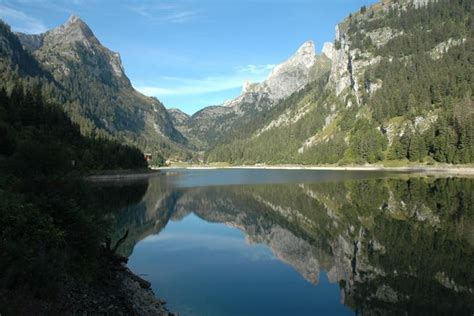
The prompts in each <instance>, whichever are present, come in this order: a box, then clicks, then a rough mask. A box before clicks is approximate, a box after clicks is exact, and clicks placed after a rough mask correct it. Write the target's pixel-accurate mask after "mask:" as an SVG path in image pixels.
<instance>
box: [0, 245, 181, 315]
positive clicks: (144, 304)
mask: <svg viewBox="0 0 474 316" xmlns="http://www.w3.org/2000/svg"><path fill="white" fill-rule="evenodd" d="M126 262H127V258H124V257H121V256H119V255H116V254H114V253H110V252H109V251H104V255H102V256H101V257H100V258H98V264H99V266H100V268H99V269H100V270H99V271H100V273H99V275H96V276H95V277H94V278H93V280H89V281H87V280H84V279H81V280H78V279H75V278H73V277H72V276H63V277H60V278H59V279H58V281H59V282H57V283H58V284H59V287H56V288H54V289H52V288H51V289H50V288H45V289H44V291H43V292H42V293H39V295H38V293H37V294H33V293H30V291H28V289H27V288H23V289H21V288H19V289H17V290H14V291H5V290H4V291H2V290H0V315H2V316H3V315H113V316H120V315H140V316H141V315H144V316H152V315H153V316H155V315H156V316H177V314H176V313H172V312H170V311H169V310H168V309H167V308H166V306H165V305H166V302H165V301H164V300H162V299H159V298H158V297H156V296H155V294H154V293H153V290H152V289H151V283H150V282H148V281H146V280H144V279H142V278H141V277H139V276H138V275H136V274H134V273H133V272H131V271H130V270H129V269H128V268H127V267H126V265H125V263H126ZM52 293H55V294H52Z"/></svg>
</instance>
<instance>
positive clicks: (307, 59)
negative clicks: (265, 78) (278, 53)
mask: <svg viewBox="0 0 474 316" xmlns="http://www.w3.org/2000/svg"><path fill="white" fill-rule="evenodd" d="M315 61H316V52H315V49H314V42H313V41H311V40H310V41H306V42H304V43H303V45H301V46H300V48H298V50H297V51H296V53H294V54H293V56H291V57H290V58H289V59H288V60H287V61H285V62H283V63H281V64H279V65H278V66H276V67H275V68H274V69H273V70H272V72H271V74H270V77H269V80H271V79H272V78H274V77H278V76H279V75H281V74H282V73H286V72H288V71H292V70H295V69H296V68H305V69H309V68H311V67H312V66H313V65H314V63H315Z"/></svg>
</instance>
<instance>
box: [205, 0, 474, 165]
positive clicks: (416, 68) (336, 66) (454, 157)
mask: <svg viewBox="0 0 474 316" xmlns="http://www.w3.org/2000/svg"><path fill="white" fill-rule="evenodd" d="M472 10H473V9H472V1H470V0H460V1H458V0H456V1H451V0H441V1H436V2H435V1H428V2H425V3H419V2H418V1H408V0H406V1H381V2H380V3H377V4H375V5H373V6H371V7H362V8H361V9H360V11H359V12H357V13H354V14H351V15H350V16H349V17H348V18H347V19H346V20H344V21H343V22H342V23H341V24H339V25H338V27H337V34H336V40H335V43H334V49H333V53H332V56H331V59H332V68H331V71H330V72H329V75H328V76H326V77H323V78H322V79H321V80H320V81H319V82H317V83H312V84H310V85H308V86H307V87H306V88H305V89H304V90H302V91H299V92H297V93H295V94H294V95H292V96H291V97H290V98H288V99H286V100H283V101H282V102H280V104H279V105H277V106H275V108H274V111H273V112H272V114H271V115H269V116H268V117H266V120H264V121H258V122H255V124H254V125H253V126H251V128H249V129H248V130H249V131H251V132H249V134H250V136H249V135H243V137H241V136H240V135H236V138H235V139H233V140H232V141H230V142H229V141H228V140H229V139H227V142H223V143H222V144H220V145H217V146H215V147H214V148H213V149H211V150H210V151H209V152H208V153H207V160H208V161H210V162H212V161H227V162H231V163H238V164H241V163H304V164H324V163H341V164H347V163H357V164H358V163H366V162H369V163H376V162H378V161H387V160H403V161H406V162H408V161H419V162H425V163H433V162H442V163H472V162H473V160H474V104H473V101H472V91H473V82H472V78H473V74H474V51H473V48H474V42H473V21H472V18H473V15H472ZM324 80H325V81H324Z"/></svg>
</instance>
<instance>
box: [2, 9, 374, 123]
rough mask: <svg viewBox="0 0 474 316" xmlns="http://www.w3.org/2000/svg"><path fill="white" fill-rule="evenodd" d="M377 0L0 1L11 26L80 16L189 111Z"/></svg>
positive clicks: (233, 90)
mask: <svg viewBox="0 0 474 316" xmlns="http://www.w3.org/2000/svg"><path fill="white" fill-rule="evenodd" d="M373 2H375V1H374V0H273V1H270V0H232V1H231V0H199V1H197V0H194V1H193V0H176V1H163V0H158V1H147V0H141V1H139V0H122V1H107V0H69V1H65V0H63V1H61V0H57V1H48V0H0V18H2V19H3V20H5V21H6V22H7V23H9V24H10V25H11V26H12V28H13V30H15V31H21V32H25V33H41V32H44V31H46V30H48V29H50V28H53V27H56V26H58V25H60V24H62V23H64V22H65V21H66V20H67V19H68V17H69V16H70V15H72V14H74V15H78V16H79V17H81V19H83V20H84V21H85V22H86V23H87V24H88V25H89V26H90V27H91V29H92V30H93V31H94V33H95V35H96V36H97V37H98V39H99V40H100V41H101V42H102V44H104V45H105V46H107V47H109V48H110V49H112V50H114V51H117V52H119V53H120V54H121V56H122V61H123V64H124V67H125V71H126V73H127V75H128V77H129V78H130V80H131V81H132V84H133V85H134V86H135V88H137V89H138V90H139V91H141V92H143V93H145V94H147V95H153V96H156V97H158V98H159V99H160V100H161V101H162V102H163V103H164V104H165V106H166V107H177V108H180V109H181V110H183V111H185V112H187V113H189V114H192V113H194V112H195V111H197V110H199V109H201V108H203V107H204V106H207V105H215V104H221V103H223V102H224V101H225V100H228V99H231V98H233V97H235V96H237V95H239V93H240V90H241V87H242V84H243V82H244V81H245V80H249V81H252V82H260V81H263V80H264V79H265V78H266V77H267V76H268V74H269V73H270V70H271V68H272V67H273V66H274V65H275V64H278V63H280V62H282V61H284V60H285V59H287V58H288V57H289V56H291V55H292V54H293V53H294V52H295V51H296V50H297V49H298V47H299V46H300V45H301V44H302V43H303V42H305V41H306V40H310V39H311V40H313V41H314V42H315V43H316V47H317V50H318V52H319V51H320V50H321V48H322V45H323V43H324V42H326V41H333V40H334V36H335V31H334V28H335V26H336V24H337V23H338V22H340V21H341V20H342V19H343V18H344V17H346V16H347V15H348V14H349V13H350V12H352V11H356V10H358V9H359V8H360V7H361V6H362V5H368V4H370V3H373Z"/></svg>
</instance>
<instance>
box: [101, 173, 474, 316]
mask: <svg viewBox="0 0 474 316" xmlns="http://www.w3.org/2000/svg"><path fill="white" fill-rule="evenodd" d="M104 185H105V184H104ZM110 185H111V184H110V183H108V184H106V186H110ZM105 189H106V188H105ZM473 189H474V180H473V179H472V178H470V179H469V178H449V177H442V178H438V177H434V176H431V177H422V176H420V175H414V174H413V175H411V174H404V173H390V172H377V171H363V172H358V171H315V170H314V171H309V170H246V169H226V170H166V171H164V172H162V174H161V175H158V176H155V177H152V178H150V179H148V180H140V181H138V180H137V181H134V182H116V183H115V184H114V188H113V189H112V190H111V192H112V191H113V192H115V193H114V194H113V197H114V198H116V199H126V198H127V194H130V192H135V195H137V197H138V196H141V197H139V198H137V197H135V198H133V199H130V198H129V201H128V203H125V204H126V206H125V207H124V206H123V205H120V207H118V209H117V212H116V213H114V214H113V215H111V216H112V221H113V223H114V225H115V226H114V230H115V232H116V237H117V238H118V237H119V236H121V235H122V234H123V232H124V231H125V230H127V229H128V230H129V237H128V239H127V240H126V242H125V243H124V244H123V246H122V247H121V249H120V251H121V252H122V254H124V255H127V256H129V267H130V268H131V270H132V271H133V272H134V273H136V274H138V275H140V276H142V277H143V278H145V279H147V280H149V281H150V282H151V283H152V287H153V289H154V291H155V293H156V295H157V296H158V297H160V298H162V299H164V300H166V301H167V302H168V303H167V306H168V308H169V309H170V310H171V311H175V312H178V313H179V314H180V315H288V314H297V315H315V314H324V315H328V314H329V315H348V314H349V315H351V314H356V313H358V314H371V313H382V314H387V313H391V314H399V313H402V312H405V311H407V312H409V313H425V314H426V313H430V314H437V313H445V314H446V313H450V314H451V313H458V314H469V313H472V312H473V311H474V303H473V302H474V294H473V291H474V275H473V272H472V262H474V190H473ZM102 193H104V194H107V191H106V190H105V191H102ZM111 198H112V194H111Z"/></svg>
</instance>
